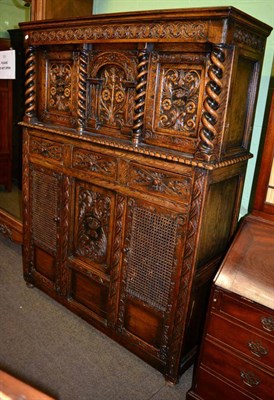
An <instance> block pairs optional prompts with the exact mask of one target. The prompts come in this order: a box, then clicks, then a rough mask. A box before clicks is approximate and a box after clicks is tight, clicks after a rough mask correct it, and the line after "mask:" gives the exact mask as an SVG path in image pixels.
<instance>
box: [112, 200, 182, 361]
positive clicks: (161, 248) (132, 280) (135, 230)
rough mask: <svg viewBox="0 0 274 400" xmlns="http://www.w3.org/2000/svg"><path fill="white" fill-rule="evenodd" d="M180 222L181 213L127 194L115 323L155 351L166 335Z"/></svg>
mask: <svg viewBox="0 0 274 400" xmlns="http://www.w3.org/2000/svg"><path fill="white" fill-rule="evenodd" d="M185 225H186V220H185V219H184V216H183V215H180V214H176V213H173V212H171V211H169V210H166V209H164V208H161V207H154V206H153V205H151V204H149V203H146V202H141V201H137V200H134V199H129V200H128V208H127V216H126V227H125V229H126V232H125V235H126V236H125V242H124V243H125V244H124V258H123V267H122V277H123V278H122V279H123V284H122V289H121V290H122V294H121V299H120V313H119V325H120V329H122V330H123V332H124V334H125V335H127V336H131V337H132V340H136V341H137V342H138V341H139V340H140V339H141V340H142V341H143V343H146V344H148V345H149V346H152V347H153V348H154V349H158V350H160V353H161V348H164V346H165V345H166V344H167V340H168V334H167V329H168V328H167V326H169V323H170V321H169V318H170V314H169V313H170V305H171V301H172V300H171V297H172V294H173V289H174V285H175V280H176V274H177V273H178V271H177V265H178V264H179V262H180V259H181V256H182V245H183V244H182V237H183V232H184V230H185ZM144 347H145V344H144ZM162 357H163V358H164V355H162Z"/></svg>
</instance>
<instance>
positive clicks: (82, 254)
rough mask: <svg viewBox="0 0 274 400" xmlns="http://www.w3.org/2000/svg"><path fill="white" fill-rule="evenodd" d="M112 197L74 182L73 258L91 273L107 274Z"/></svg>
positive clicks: (113, 205) (111, 193) (111, 233)
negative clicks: (85, 266) (85, 265)
mask: <svg viewBox="0 0 274 400" xmlns="http://www.w3.org/2000/svg"><path fill="white" fill-rule="evenodd" d="M114 210H115V194H114V193H113V192H111V191H109V190H106V189H103V188H101V187H98V186H95V185H91V184H88V183H85V182H79V181H77V182H76V198H75V226H74V250H73V256H74V257H75V258H79V259H80V260H82V261H84V262H85V263H87V264H88V265H91V266H92V267H93V268H95V269H99V270H101V271H103V272H109V269H110V263H111V260H110V258H111V246H112V235H113V229H112V226H113V219H114Z"/></svg>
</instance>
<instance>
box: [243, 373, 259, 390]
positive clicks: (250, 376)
mask: <svg viewBox="0 0 274 400" xmlns="http://www.w3.org/2000/svg"><path fill="white" fill-rule="evenodd" d="M240 375H241V378H242V381H243V383H244V384H245V385H247V386H249V387H255V386H258V385H259V384H260V383H261V381H260V379H259V378H258V377H257V376H256V375H255V374H254V372H253V371H241V372H240Z"/></svg>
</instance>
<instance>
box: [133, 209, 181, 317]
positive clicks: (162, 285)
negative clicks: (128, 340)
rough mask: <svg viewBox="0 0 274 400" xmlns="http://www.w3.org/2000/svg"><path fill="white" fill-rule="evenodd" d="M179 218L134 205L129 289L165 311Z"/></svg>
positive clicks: (138, 296)
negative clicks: (175, 219) (176, 219)
mask: <svg viewBox="0 0 274 400" xmlns="http://www.w3.org/2000/svg"><path fill="white" fill-rule="evenodd" d="M176 228H177V224H176V221H174V220H173V219H171V218H169V217H167V216H165V215H162V214H156V213H152V212H151V211H149V210H146V209H143V208H138V207H136V208H134V210H133V218H132V232H131V240H130V251H129V254H128V267H127V285H126V290H127V292H128V293H129V294H130V295H131V296H134V297H137V298H138V299H140V300H142V301H144V302H145V303H147V304H149V305H150V306H152V307H154V308H156V309H159V310H163V311H164V310H165V309H166V307H167V305H168V298H169V290H170V283H171V276H172V272H173V268H174V252H175V245H176Z"/></svg>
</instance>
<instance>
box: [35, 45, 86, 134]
mask: <svg viewBox="0 0 274 400" xmlns="http://www.w3.org/2000/svg"><path fill="white" fill-rule="evenodd" d="M37 59H38V62H37V65H39V68H37V71H35V70H34V71H33V74H34V73H36V74H38V76H39V80H40V82H41V84H40V85H39V87H38V93H37V96H36V97H37V116H38V119H39V120H40V121H42V122H45V123H48V122H50V123H56V124H58V125H64V126H67V127H74V128H75V127H76V125H77V120H76V117H77V111H76V109H77V89H78V79H79V74H78V73H77V70H78V63H79V62H80V50H79V49H78V48H77V47H75V46H68V47H67V49H66V51H64V48H63V47H60V46H52V47H51V48H49V49H47V50H44V51H39V52H38V53H37Z"/></svg>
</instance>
